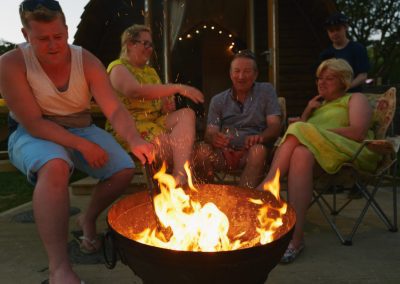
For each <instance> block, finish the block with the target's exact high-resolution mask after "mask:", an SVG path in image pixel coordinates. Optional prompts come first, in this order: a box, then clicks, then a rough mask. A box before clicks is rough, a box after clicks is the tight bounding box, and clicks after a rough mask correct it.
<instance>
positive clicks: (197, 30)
mask: <svg viewBox="0 0 400 284" xmlns="http://www.w3.org/2000/svg"><path fill="white" fill-rule="evenodd" d="M201 27H202V28H203V29H204V30H207V29H208V28H210V29H209V31H211V32H214V31H215V32H217V34H218V35H219V36H225V37H227V38H230V39H231V40H232V39H233V38H234V36H233V34H232V33H230V32H229V31H227V30H225V29H224V28H222V27H221V26H219V25H215V24H210V23H208V24H207V23H202V24H199V25H198V26H194V27H193V28H192V29H190V30H189V31H188V32H186V33H184V34H183V35H181V36H179V37H178V40H179V41H183V40H184V39H185V38H186V39H192V38H193V37H194V36H196V35H200V34H201V33H200V29H201ZM235 41H236V39H233V41H232V42H231V43H230V44H229V45H228V47H227V49H228V50H229V51H231V52H234V50H235V49H237V48H239V46H238V47H237V48H236V47H235V45H236V44H235Z"/></svg>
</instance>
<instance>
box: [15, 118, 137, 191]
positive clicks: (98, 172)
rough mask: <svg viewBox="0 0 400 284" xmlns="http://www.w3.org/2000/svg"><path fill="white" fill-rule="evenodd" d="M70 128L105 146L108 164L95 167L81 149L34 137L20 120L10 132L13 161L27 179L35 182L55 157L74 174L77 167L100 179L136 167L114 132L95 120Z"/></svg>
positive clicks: (75, 132) (76, 133) (74, 132)
mask: <svg viewBox="0 0 400 284" xmlns="http://www.w3.org/2000/svg"><path fill="white" fill-rule="evenodd" d="M67 131H69V132H70V133H72V134H74V135H77V136H79V137H82V138H84V139H87V140H89V141H91V142H93V143H96V144H97V145H99V146H100V147H101V148H103V149H104V150H105V151H106V152H107V154H108V161H107V164H106V165H104V166H103V167H102V168H92V167H90V166H89V164H88V163H87V162H86V160H85V159H84V158H83V156H82V154H81V153H80V152H79V151H76V150H73V149H70V148H66V147H64V146H61V145H59V144H56V143H54V142H51V141H48V140H43V139H40V138H35V137H33V136H31V135H30V134H29V133H28V132H27V131H26V129H25V128H24V127H23V126H22V125H21V124H19V125H18V128H17V130H16V131H15V132H13V133H12V134H11V136H10V138H9V141H8V154H9V157H10V161H11V163H12V164H13V165H14V166H15V167H17V168H18V169H19V170H20V171H22V172H23V173H24V174H26V176H27V179H28V181H29V182H31V183H32V184H35V183H36V181H37V172H38V171H39V170H40V168H41V167H42V166H43V165H44V164H46V163H47V162H49V161H50V160H52V159H62V160H64V161H65V162H67V164H68V165H69V167H70V172H71V174H72V172H73V170H74V168H77V169H79V170H81V171H83V172H85V173H87V174H88V175H90V176H92V177H94V178H97V179H100V180H104V179H107V178H109V177H111V176H112V175H114V174H115V173H117V172H119V171H121V170H123V169H127V168H134V167H135V165H134V163H133V161H132V159H131V157H130V156H129V155H128V154H127V153H126V151H125V150H124V149H122V147H121V146H120V145H119V144H118V143H117V142H116V141H115V139H114V138H113V137H112V136H111V134H109V133H108V132H106V131H105V130H103V129H101V128H99V127H97V126H95V125H94V124H92V125H91V126H89V127H85V128H68V129H67Z"/></svg>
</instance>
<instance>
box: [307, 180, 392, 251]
mask: <svg viewBox="0 0 400 284" xmlns="http://www.w3.org/2000/svg"><path fill="white" fill-rule="evenodd" d="M380 181H381V179H378V180H377V181H376V183H375V185H374V187H373V190H372V192H370V191H368V189H367V188H366V186H364V185H363V184H360V183H359V182H356V184H355V185H356V186H357V187H358V189H359V190H360V191H361V193H362V195H363V197H364V198H365V199H366V204H365V205H364V207H363V209H362V211H361V213H360V215H359V216H358V217H357V219H356V220H355V222H354V225H353V227H352V230H351V232H350V233H349V234H348V235H347V236H345V235H344V234H343V233H342V232H341V230H339V228H338V227H337V226H336V224H335V217H334V216H336V215H338V214H339V212H340V211H342V210H343V209H344V208H345V207H346V206H347V205H348V204H349V203H350V202H351V201H352V200H348V201H346V202H345V203H344V205H342V206H341V207H340V208H339V209H337V208H336V205H337V204H336V194H335V193H334V194H333V195H334V196H333V205H332V206H331V204H330V203H329V202H328V201H327V200H326V199H325V198H324V196H322V193H321V192H319V193H315V192H314V193H313V196H314V199H313V201H312V202H311V204H310V206H311V205H313V204H314V203H317V204H318V207H319V208H320V210H321V212H322V214H323V216H324V217H325V219H326V220H327V222H328V223H329V225H330V226H331V228H332V229H333V231H334V232H335V234H336V236H337V237H338V238H339V240H340V242H341V243H342V244H343V245H352V244H353V237H354V235H355V233H356V232H357V230H358V227H359V226H360V224H361V222H362V221H363V219H364V217H365V214H366V213H367V211H368V209H369V207H370V206H371V207H372V209H373V210H374V211H375V213H376V214H377V216H378V217H379V219H381V221H382V222H383V223H384V224H385V225H386V227H387V228H388V229H389V231H391V232H397V231H398V228H397V186H396V183H395V181H394V182H393V223H392V222H391V221H390V219H389V218H388V216H387V215H386V213H385V212H384V211H383V209H382V208H381V207H380V205H379V204H378V202H377V201H376V200H375V195H376V193H377V191H378V189H379V186H380ZM332 216H333V217H332Z"/></svg>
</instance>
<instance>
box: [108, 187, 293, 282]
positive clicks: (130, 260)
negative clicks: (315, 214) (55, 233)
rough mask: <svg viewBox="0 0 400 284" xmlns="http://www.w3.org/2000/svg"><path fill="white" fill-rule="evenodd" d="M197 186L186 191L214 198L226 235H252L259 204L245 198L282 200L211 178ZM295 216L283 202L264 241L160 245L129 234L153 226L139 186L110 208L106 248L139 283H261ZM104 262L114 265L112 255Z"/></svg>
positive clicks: (276, 259)
mask: <svg viewBox="0 0 400 284" xmlns="http://www.w3.org/2000/svg"><path fill="white" fill-rule="evenodd" d="M196 188H198V192H194V191H190V195H191V199H192V200H196V201H199V202H200V203H201V204H205V203H206V202H213V203H215V204H216V205H217V206H218V208H219V209H220V210H221V211H223V212H224V213H225V214H226V215H227V216H228V218H229V220H230V229H229V232H228V235H229V236H230V237H233V236H236V235H237V234H239V233H242V232H246V233H245V234H244V236H243V237H242V238H241V239H242V240H252V239H253V238H255V237H256V236H257V233H256V230H255V228H256V226H257V224H258V220H257V217H256V216H257V214H258V209H259V208H260V206H259V205H256V204H253V203H250V202H249V198H253V199H261V200H263V202H264V203H266V204H269V205H270V207H271V208H279V207H280V206H281V204H279V202H278V201H277V200H276V199H275V197H273V196H272V194H270V193H269V192H260V191H256V190H250V189H245V188H240V187H236V186H229V185H214V184H212V185H210V184H205V185H197V186H196ZM188 192H189V191H187V193H188ZM268 214H270V215H271V217H274V216H277V214H278V212H277V210H275V209H271V210H270V211H269V213H268ZM295 222H296V217H295V212H294V210H293V208H292V207H290V206H288V210H287V212H286V214H285V215H284V216H283V224H284V225H282V226H281V227H280V228H279V229H278V230H277V231H276V233H275V236H276V239H275V241H273V242H271V243H268V244H266V245H256V246H253V247H248V248H243V249H239V250H233V251H221V252H193V251H175V250H169V249H162V248H158V247H154V246H149V245H145V244H142V243H139V242H136V241H134V240H132V239H129V238H128V236H129V235H130V234H132V233H139V232H141V231H143V230H144V229H145V228H147V227H150V228H155V226H156V222H155V218H154V214H153V212H152V206H151V203H150V198H149V196H148V194H147V192H139V193H135V194H132V195H130V196H127V197H125V198H123V199H121V200H120V201H118V202H117V203H115V204H114V205H113V206H112V208H111V209H110V210H109V212H108V225H109V232H108V234H107V238H106V250H105V251H107V250H110V247H111V248H112V249H111V250H112V252H111V255H112V254H113V253H115V254H117V255H118V256H119V257H120V259H121V261H122V262H123V263H124V264H126V265H128V266H129V267H130V268H131V269H132V270H133V271H134V272H135V273H136V274H137V275H138V276H139V277H141V278H142V279H143V281H144V283H174V284H175V283H264V281H265V280H266V279H267V277H268V273H269V272H270V271H271V270H272V269H273V268H274V267H275V266H276V265H277V263H278V262H279V260H280V258H281V257H282V255H283V253H284V251H285V249H286V248H287V246H288V244H289V241H290V239H291V236H292V234H293V229H294V225H295ZM107 244H108V245H107ZM107 246H108V247H109V248H108V249H107ZM108 258H110V257H108ZM107 262H108V267H109V268H112V267H114V266H115V259H114V258H112V260H111V263H110V261H109V260H108V261H107Z"/></svg>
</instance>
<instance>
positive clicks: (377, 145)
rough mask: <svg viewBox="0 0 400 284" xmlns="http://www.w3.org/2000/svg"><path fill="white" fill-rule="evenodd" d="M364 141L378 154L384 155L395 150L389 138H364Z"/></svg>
mask: <svg viewBox="0 0 400 284" xmlns="http://www.w3.org/2000/svg"><path fill="white" fill-rule="evenodd" d="M364 143H365V144H366V147H367V148H368V149H369V150H371V151H373V152H375V153H378V154H382V155H386V154H392V153H395V152H396V150H395V147H394V145H393V142H392V141H390V140H386V139H381V140H365V141H364Z"/></svg>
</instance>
